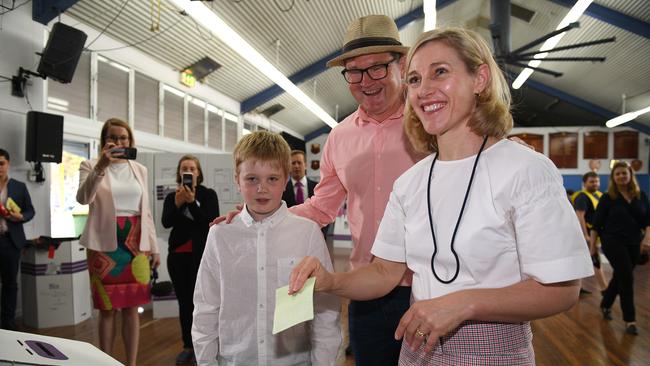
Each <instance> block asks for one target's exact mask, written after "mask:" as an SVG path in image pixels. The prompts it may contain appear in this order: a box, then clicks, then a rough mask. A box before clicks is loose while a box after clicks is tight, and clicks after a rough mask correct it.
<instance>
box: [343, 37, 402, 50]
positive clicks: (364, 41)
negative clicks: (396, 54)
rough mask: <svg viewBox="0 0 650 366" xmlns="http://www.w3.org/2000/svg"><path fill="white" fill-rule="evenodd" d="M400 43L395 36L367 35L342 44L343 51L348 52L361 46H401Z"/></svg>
mask: <svg viewBox="0 0 650 366" xmlns="http://www.w3.org/2000/svg"><path fill="white" fill-rule="evenodd" d="M401 45H402V43H401V42H400V41H398V40H396V39H395V38H389V37H367V38H359V39H355V40H353V41H350V42H348V43H346V44H345V45H344V46H343V53H346V52H350V51H352V50H356V49H358V48H363V47H371V46H401Z"/></svg>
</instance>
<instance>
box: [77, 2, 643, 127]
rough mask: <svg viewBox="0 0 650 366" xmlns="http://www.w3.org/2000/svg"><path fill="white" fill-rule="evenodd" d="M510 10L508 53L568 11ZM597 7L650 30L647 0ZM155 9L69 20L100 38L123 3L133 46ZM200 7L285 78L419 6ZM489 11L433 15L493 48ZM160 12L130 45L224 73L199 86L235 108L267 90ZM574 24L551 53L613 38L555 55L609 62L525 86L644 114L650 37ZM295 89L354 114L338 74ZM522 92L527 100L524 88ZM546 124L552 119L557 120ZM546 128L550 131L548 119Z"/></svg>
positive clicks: (289, 120) (453, 9) (81, 10)
mask: <svg viewBox="0 0 650 366" xmlns="http://www.w3.org/2000/svg"><path fill="white" fill-rule="evenodd" d="M438 2H439V3H441V2H442V1H441V0H439V1H438ZM292 3H293V4H294V6H293V7H292V8H291V10H288V11H282V10H281V9H280V8H281V7H282V8H284V9H285V10H286V8H288V7H290V5H291V4H292ZM512 3H514V4H517V5H520V6H523V7H525V8H527V9H530V10H532V11H535V15H534V17H533V18H532V20H531V22H530V23H525V22H524V21H522V20H519V19H516V18H512V21H511V30H512V32H511V34H512V49H516V48H517V47H519V46H521V45H523V44H526V43H528V42H530V41H532V40H533V39H535V38H538V37H540V36H542V35H544V34H546V33H549V32H551V31H553V30H554V29H555V27H556V26H557V24H559V22H560V20H561V19H562V18H563V17H564V15H565V14H566V13H567V11H568V8H566V7H564V6H561V5H558V4H556V3H555V2H553V1H549V0H512ZM595 3H597V4H599V5H602V6H605V7H607V8H610V9H613V10H616V11H618V12H621V13H623V14H626V15H629V16H634V17H636V18H637V19H639V20H641V21H643V22H645V23H649V22H650V1H648V0H597V1H595ZM152 4H153V5H154V8H156V7H157V4H158V0H121V1H117V0H116V1H104V0H81V1H79V2H77V3H76V4H75V5H74V6H73V7H71V8H70V9H68V10H67V12H66V13H68V14H69V15H71V16H72V17H74V18H76V19H78V20H79V21H80V22H83V23H86V24H88V25H89V26H92V27H94V28H96V29H98V30H101V29H103V28H105V27H106V25H107V24H108V23H109V22H110V21H111V20H112V19H114V18H115V16H116V15H117V13H118V12H119V10H120V8H121V7H122V6H123V5H124V9H123V11H122V13H121V14H120V15H119V16H118V17H117V18H116V19H115V21H114V23H113V24H112V25H111V26H110V27H108V29H107V30H106V32H105V33H106V34H107V35H109V36H111V37H113V38H115V39H117V40H119V41H122V42H124V43H126V44H131V43H136V42H138V41H142V40H143V39H145V38H147V37H150V36H151V35H153V33H152V32H151V31H150V27H151V24H152V15H151V14H152V13H151V9H152ZM205 4H207V5H208V6H210V7H211V8H212V10H213V11H215V12H216V13H217V14H218V15H219V16H220V17H221V18H222V19H223V20H224V21H226V22H227V23H228V24H229V25H230V26H231V27H232V28H233V29H235V30H236V31H237V32H239V33H240V35H241V36H242V37H243V38H244V39H246V40H247V41H248V42H249V43H250V44H251V45H252V46H253V47H255V48H256V49H257V50H258V51H259V52H260V53H261V54H262V55H263V56H264V57H266V58H267V59H268V60H269V61H271V63H273V64H274V65H275V66H276V67H277V68H278V69H279V70H280V71H282V72H283V73H284V74H285V75H287V76H289V75H292V74H294V73H296V72H298V71H300V70H302V69H304V68H305V67H307V66H310V65H312V64H313V63H314V62H316V61H317V60H319V59H321V58H323V57H325V56H327V55H329V54H331V53H332V52H335V51H337V50H338V49H340V47H341V42H342V39H343V34H344V32H345V28H346V27H347V24H348V23H349V22H350V21H351V20H353V19H355V18H358V17H361V16H364V15H368V14H386V15H388V16H390V17H392V18H394V19H396V18H399V17H400V16H403V15H405V14H407V13H409V12H410V11H412V10H414V9H416V8H417V7H421V6H422V1H421V0H403V1H400V0H273V1H271V0H240V1H235V0H215V1H212V2H205ZM489 4H490V2H489V0H457V1H455V2H453V3H452V4H451V5H449V6H446V7H444V8H443V9H441V10H439V11H438V24H439V25H455V26H467V27H471V28H474V29H475V30H478V31H479V33H481V34H482V35H483V36H484V37H486V38H487V39H488V40H489V41H490V42H491V40H490V32H489V30H488V28H487V25H488V24H489V18H490V5H489ZM160 5H161V15H160V33H161V34H160V35H158V36H156V37H154V38H152V39H151V40H149V41H146V42H143V43H140V44H138V45H136V46H134V47H136V48H137V49H139V50H140V51H142V52H144V53H146V54H148V55H150V56H152V57H153V58H155V59H157V60H159V61H161V62H162V63H164V64H167V65H169V66H170V68H172V69H175V70H181V69H184V68H185V67H187V66H189V65H191V64H192V63H194V62H195V61H197V60H198V59H200V58H202V57H204V56H209V57H210V58H212V59H214V60H216V61H217V62H219V63H220V64H221V65H222V67H221V68H220V69H218V70H217V71H216V72H214V73H213V74H211V75H210V76H208V77H207V78H206V81H205V82H206V84H207V85H209V86H211V87H213V88H214V89H216V90H218V91H219V92H221V93H223V94H225V95H228V96H230V97H232V98H233V99H236V100H239V101H244V100H246V99H248V98H250V97H252V96H254V95H256V94H258V93H260V92H261V91H263V90H265V89H266V88H268V87H271V86H273V83H272V82H271V81H270V80H269V79H268V78H267V77H266V76H264V75H263V74H261V73H260V72H259V71H257V69H255V68H254V67H253V66H252V65H250V64H249V63H248V62H247V61H246V60H244V59H242V58H241V57H240V56H239V55H237V54H236V53H235V52H234V51H232V50H231V49H229V48H228V47H227V46H226V45H225V44H224V43H223V42H221V41H220V40H219V38H218V37H217V36H215V35H211V34H210V33H209V32H208V31H207V30H206V29H203V28H201V27H199V26H197V25H196V23H194V21H193V20H191V18H189V17H186V16H182V15H180V14H179V13H178V9H176V8H175V7H174V6H173V5H172V4H171V3H170V2H169V1H167V0H160ZM580 22H581V27H580V28H579V29H574V30H572V31H570V32H569V33H568V34H567V35H566V36H565V37H564V38H563V39H562V41H561V42H560V44H559V45H558V46H564V45H569V44H572V43H577V42H586V41H591V40H596V39H600V38H607V37H612V36H615V37H616V38H617V41H616V43H609V44H603V45H598V46H594V47H589V48H581V49H576V50H568V51H562V52H558V53H556V54H553V56H557V57H562V56H574V57H585V56H605V57H607V61H606V62H605V63H586V62H550V61H548V62H543V63H542V65H541V67H544V68H548V69H551V70H554V71H559V72H563V73H564V76H562V77H559V78H554V77H552V76H548V75H544V74H541V73H539V72H536V73H534V74H533V76H532V79H533V80H535V81H537V82H540V83H543V84H545V85H547V86H549V87H552V88H555V89H558V90H561V91H562V92H564V93H568V94H570V95H573V96H575V97H578V98H580V99H583V100H585V101H587V102H589V103H592V104H594V105H597V106H600V107H602V108H605V109H608V110H610V111H612V112H620V105H621V102H620V101H621V94H626V95H628V97H630V98H629V99H628V110H631V109H632V108H642V107H645V106H649V105H650V67H648V64H647V60H648V59H650V39H648V38H644V37H641V36H639V35H636V34H633V33H630V32H628V31H625V30H622V29H620V28H617V27H614V26H612V25H609V24H607V23H605V22H603V21H600V20H597V19H594V18H591V17H589V16H586V15H583V16H582V18H581V19H580ZM421 31H422V21H421V20H417V21H414V22H412V23H410V24H409V25H407V26H406V27H404V28H403V29H401V31H400V36H401V37H402V42H403V43H404V44H406V45H410V44H412V43H413V42H414V41H415V39H416V38H417V36H418V35H419V33H420V32H421ZM278 44H279V46H278ZM90 48H91V49H92V48H93V47H92V46H91V47H90ZM107 55H110V53H108V54H107ZM515 71H519V70H518V69H515ZM299 87H300V88H301V89H302V90H303V91H304V92H305V93H306V94H307V95H309V96H311V97H312V98H313V99H314V100H315V101H316V102H317V103H318V104H319V105H321V107H323V109H325V111H327V112H328V113H329V114H330V115H332V116H333V117H334V116H335V115H336V106H337V105H338V107H339V108H338V115H339V116H345V115H347V114H349V113H351V112H352V111H353V110H354V109H355V108H356V103H355V101H354V99H353V98H352V97H351V96H350V94H349V92H348V90H347V84H346V83H345V81H344V80H343V78H342V76H341V75H340V68H334V69H331V70H327V71H325V72H322V73H320V74H318V75H317V76H315V77H313V78H311V79H309V80H306V81H304V82H302V83H301V84H299ZM519 93H523V94H526V93H527V87H526V85H525V86H524V87H523V88H522V91H520V92H519ZM530 95H531V97H530V98H532V97H533V96H535V97H536V94H534V93H531V94H530ZM278 103H279V104H281V105H282V106H284V107H285V108H284V109H283V110H282V111H280V112H279V113H277V114H274V115H273V116H272V118H273V119H274V120H275V121H277V122H279V123H281V124H283V125H286V126H287V127H288V128H290V129H292V130H294V131H296V132H299V133H302V134H308V133H310V132H313V131H314V130H317V129H319V128H321V127H323V126H324V124H323V123H322V122H321V121H320V120H318V119H317V118H316V117H315V116H314V115H313V114H312V113H310V112H309V111H307V110H306V109H305V108H304V107H302V105H300V104H299V103H297V102H296V101H295V100H294V99H293V98H292V97H290V96H288V95H287V94H280V95H279V96H277V97H275V98H273V99H272V100H270V101H268V102H267V103H264V104H262V105H260V106H259V107H258V108H256V110H258V111H261V110H264V109H265V108H267V107H269V106H271V105H274V104H278ZM545 118H547V119H548V118H554V119H555V118H557V116H553V117H548V116H547V117H545ZM584 118H587V119H592V120H593V121H594V124H602V123H603V121H604V119H603V118H596V117H593V114H589V113H587V114H585V115H584ZM642 122H644V123H645V124H647V125H648V126H650V116H647V115H646V117H643V119H642ZM546 123H547V124H549V123H550V124H553V123H555V121H546ZM557 123H558V124H559V123H560V122H559V121H558V122H557ZM561 123H562V124H567V123H570V121H562V122H561Z"/></svg>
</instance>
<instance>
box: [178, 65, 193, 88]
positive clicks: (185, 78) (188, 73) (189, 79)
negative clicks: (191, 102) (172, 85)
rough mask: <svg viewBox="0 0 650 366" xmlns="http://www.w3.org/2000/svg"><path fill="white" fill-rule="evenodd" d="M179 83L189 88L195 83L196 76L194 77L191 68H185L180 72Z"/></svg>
mask: <svg viewBox="0 0 650 366" xmlns="http://www.w3.org/2000/svg"><path fill="white" fill-rule="evenodd" d="M181 84H183V85H185V86H187V87H190V88H193V87H194V85H196V78H195V77H194V74H193V73H192V70H190V69H185V70H183V72H181Z"/></svg>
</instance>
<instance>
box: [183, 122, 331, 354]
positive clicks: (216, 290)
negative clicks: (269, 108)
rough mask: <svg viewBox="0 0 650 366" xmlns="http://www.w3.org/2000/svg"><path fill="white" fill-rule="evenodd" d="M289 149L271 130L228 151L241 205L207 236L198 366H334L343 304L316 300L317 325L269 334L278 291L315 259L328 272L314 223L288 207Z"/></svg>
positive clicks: (198, 291)
mask: <svg viewBox="0 0 650 366" xmlns="http://www.w3.org/2000/svg"><path fill="white" fill-rule="evenodd" d="M290 154H291V150H290V148H289V145H288V144H287V143H286V142H285V141H284V139H283V138H282V137H281V136H280V135H278V134H275V133H270V132H265V131H259V132H254V133H251V134H249V135H246V136H244V137H243V138H242V139H241V140H240V141H239V143H238V144H237V146H236V147H235V151H234V152H233V157H234V160H235V180H236V182H237V187H238V189H239V191H240V192H241V194H242V196H243V198H244V202H245V206H244V209H243V210H242V212H241V214H240V215H238V216H237V217H236V218H235V219H234V220H233V222H232V224H230V225H225V224H222V225H214V226H213V227H212V228H211V229H210V232H209V234H208V239H207V242H206V247H205V253H204V254H203V259H202V260H201V266H200V267H199V273H198V277H197V280H196V287H195V290H194V321H193V325H192V340H193V343H194V353H195V356H196V360H197V363H198V364H199V365H220V366H224V365H242V366H244V365H245V366H250V365H269V366H272V365H282V366H285V365H334V363H335V360H336V355H337V353H338V349H339V346H340V344H341V329H340V326H339V324H340V320H339V310H340V303H339V300H338V298H337V297H334V296H332V295H324V294H316V295H315V296H314V320H313V321H309V322H305V323H301V324H298V325H296V326H294V327H292V328H289V329H287V330H285V331H283V332H280V333H278V334H276V335H272V334H271V332H272V330H273V314H274V310H275V290H276V289H277V288H278V287H282V286H285V285H287V284H288V283H289V274H290V273H291V270H292V268H293V267H294V266H295V265H296V264H298V263H299V262H300V260H301V259H302V258H303V257H305V256H315V257H318V258H320V259H321V262H322V263H325V265H326V266H327V269H328V270H329V271H332V261H331V259H330V256H329V253H328V250H327V246H326V245H325V241H324V240H323V235H322V233H321V231H320V228H319V227H318V225H317V224H316V223H314V222H312V221H311V220H308V219H305V218H302V217H299V216H295V215H293V214H291V213H289V211H288V210H287V206H286V204H285V203H284V202H283V201H282V193H283V192H284V188H285V186H286V185H287V180H288V178H289V169H290Z"/></svg>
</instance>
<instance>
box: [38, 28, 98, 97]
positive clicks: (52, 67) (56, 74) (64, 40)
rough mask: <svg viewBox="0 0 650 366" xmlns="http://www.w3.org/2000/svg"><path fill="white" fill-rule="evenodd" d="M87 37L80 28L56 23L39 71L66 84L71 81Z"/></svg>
mask: <svg viewBox="0 0 650 366" xmlns="http://www.w3.org/2000/svg"><path fill="white" fill-rule="evenodd" d="M87 37H88V36H87V35H86V33H84V32H82V31H80V30H79V29H76V28H72V27H70V26H68V25H65V24H63V23H60V22H59V23H55V24H54V26H53V27H52V32H51V33H50V38H48V40H47V45H46V46H45V49H43V54H42V55H41V61H40V63H39V64H38V73H39V74H42V75H45V76H47V77H49V78H52V79H54V80H56V81H59V82H61V83H64V84H67V83H69V82H71V81H72V76H73V75H74V70H75V69H76V68H77V63H79V57H81V51H83V49H84V44H85V43H86V38H87Z"/></svg>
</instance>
